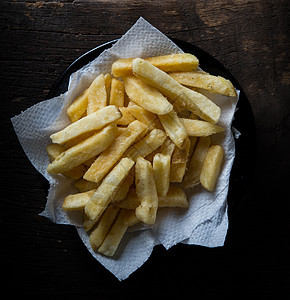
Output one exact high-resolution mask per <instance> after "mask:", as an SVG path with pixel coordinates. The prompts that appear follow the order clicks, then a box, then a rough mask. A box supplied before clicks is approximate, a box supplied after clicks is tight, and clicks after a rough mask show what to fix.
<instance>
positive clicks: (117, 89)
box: [110, 78, 125, 107]
mask: <svg viewBox="0 0 290 300" xmlns="http://www.w3.org/2000/svg"><path fill="white" fill-rule="evenodd" d="M124 94H125V91H124V84H123V82H122V81H121V80H118V79H116V78H113V79H112V82H111V92H110V104H111V105H116V106H118V107H123V106H124Z"/></svg>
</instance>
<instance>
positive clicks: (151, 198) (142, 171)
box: [135, 157, 158, 225]
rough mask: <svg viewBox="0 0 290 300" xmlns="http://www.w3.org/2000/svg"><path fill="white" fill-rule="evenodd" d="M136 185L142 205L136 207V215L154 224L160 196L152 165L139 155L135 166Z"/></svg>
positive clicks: (142, 220) (146, 222) (141, 219)
mask: <svg viewBox="0 0 290 300" xmlns="http://www.w3.org/2000/svg"><path fill="white" fill-rule="evenodd" d="M135 185H136V193H137V197H138V199H139V200H140V202H141V203H140V205H139V206H138V207H137V208H136V212H135V214H136V217H137V219H138V220H139V221H141V222H143V223H145V224H150V225H152V224H154V223H155V220H156V213H157V208H158V196H157V191H156V186H155V181H154V176H153V170H152V165H151V163H150V162H149V161H147V160H146V159H144V158H142V157H139V158H137V161H136V166H135Z"/></svg>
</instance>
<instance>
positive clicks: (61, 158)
mask: <svg viewBox="0 0 290 300" xmlns="http://www.w3.org/2000/svg"><path fill="white" fill-rule="evenodd" d="M198 64H199V62H198V59H197V58H196V57H195V56H194V55H192V54H187V53H181V54H172V55H165V56H158V57H150V58H145V59H142V58H126V59H119V60H117V61H115V62H114V63H113V65H112V75H111V74H99V75H98V76H96V78H95V80H94V81H93V82H92V83H91V85H90V86H89V87H88V88H87V89H86V90H84V91H83V92H82V93H81V94H80V95H79V96H78V97H76V99H75V100H74V101H73V102H72V104H70V105H69V107H68V108H67V115H68V117H69V119H70V120H71V124H70V125H68V126H67V127H66V128H64V129H62V130H61V131H59V132H56V133H54V134H52V135H51V140H52V144H50V145H48V146H47V147H46V150H47V153H48V155H49V158H50V160H51V163H50V164H49V165H48V167H47V172H49V173H61V174H63V175H64V176H67V177H70V178H74V179H75V180H76V181H75V183H74V186H75V188H76V189H78V191H79V193H77V194H73V195H68V196H67V197H66V198H65V200H64V203H63V209H64V210H65V211H80V212H83V214H84V222H83V226H84V229H85V230H86V231H87V233H88V235H89V241H90V244H91V247H92V249H93V250H94V251H98V252H99V253H101V254H103V255H106V256H113V255H114V254H115V253H116V251H117V249H118V246H119V244H120V242H121V240H122V237H123V236H124V234H125V232H126V231H127V228H128V227H129V226H133V225H134V224H136V223H138V222H143V223H145V224H148V225H153V224H154V223H155V220H156V217H157V213H158V209H160V208H162V207H172V208H183V209H185V208H187V207H188V206H189V202H188V200H187V197H186V194H185V192H184V190H183V188H191V187H193V186H195V185H197V184H199V183H200V184H201V185H202V186H203V187H204V188H205V189H206V190H208V191H210V192H211V191H213V190H214V189H215V186H216V184H217V180H218V175H219V173H220V169H221V167H222V162H223V157H224V151H223V149H222V147H221V146H220V145H211V138H210V136H211V135H213V134H220V133H221V132H223V131H224V128H222V127H221V126H219V125H216V123H218V121H219V118H220V113H221V110H220V108H219V107H218V106H217V105H216V104H215V103H213V102H212V101H211V100H210V99H208V98H207V97H206V96H204V95H203V94H201V93H199V92H198V90H199V89H204V90H208V91H210V92H212V93H219V94H224V95H226V96H236V91H235V89H234V87H233V85H232V84H231V82H230V81H229V80H226V79H224V78H222V77H219V76H218V77H217V76H213V75H210V74H207V73H205V72H203V71H198V70H197V69H198ZM193 89H194V90H193Z"/></svg>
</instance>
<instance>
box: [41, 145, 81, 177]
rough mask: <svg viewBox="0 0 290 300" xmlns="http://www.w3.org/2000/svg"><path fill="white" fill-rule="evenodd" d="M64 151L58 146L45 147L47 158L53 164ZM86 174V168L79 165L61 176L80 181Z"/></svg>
mask: <svg viewBox="0 0 290 300" xmlns="http://www.w3.org/2000/svg"><path fill="white" fill-rule="evenodd" d="M64 151H65V148H64V147H63V146H61V145H59V144H50V145H48V146H46V152H47V154H48V156H49V159H50V161H51V162H53V161H54V160H55V159H56V158H57V157H58V156H59V155H61V153H63V152H64ZM85 172H86V167H85V166H84V165H82V164H81V165H79V166H76V167H74V168H72V169H71V170H70V171H67V172H64V173H63V175H64V176H66V177H68V178H72V179H76V180H77V179H80V178H81V177H83V175H84V174H85Z"/></svg>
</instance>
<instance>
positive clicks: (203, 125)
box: [180, 118, 224, 136]
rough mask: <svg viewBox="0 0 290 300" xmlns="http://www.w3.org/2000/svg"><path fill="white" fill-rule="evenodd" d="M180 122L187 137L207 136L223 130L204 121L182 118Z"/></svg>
mask: <svg viewBox="0 0 290 300" xmlns="http://www.w3.org/2000/svg"><path fill="white" fill-rule="evenodd" d="M180 121H181V123H182V125H183V126H184V127H185V129H186V131H187V133H188V135H189V136H209V135H212V134H216V133H220V132H223V131H224V128H222V127H220V126H217V125H215V124H212V123H209V122H206V121H201V120H192V119H183V118H180Z"/></svg>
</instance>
